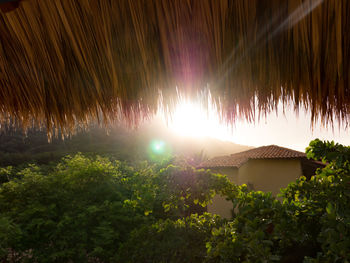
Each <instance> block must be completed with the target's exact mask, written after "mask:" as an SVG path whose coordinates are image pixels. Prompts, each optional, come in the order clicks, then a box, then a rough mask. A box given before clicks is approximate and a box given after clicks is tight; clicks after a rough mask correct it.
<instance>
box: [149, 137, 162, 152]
mask: <svg viewBox="0 0 350 263" xmlns="http://www.w3.org/2000/svg"><path fill="white" fill-rule="evenodd" d="M151 150H152V152H153V153H155V154H163V153H164V151H165V142H163V141H158V140H154V141H152V142H151Z"/></svg>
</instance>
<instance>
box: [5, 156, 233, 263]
mask: <svg viewBox="0 0 350 263" xmlns="http://www.w3.org/2000/svg"><path fill="white" fill-rule="evenodd" d="M2 172H3V174H8V173H9V172H10V170H9V169H3V170H2ZM16 176H17V177H18V178H17V179H13V180H11V181H9V182H7V183H4V184H3V185H2V186H1V187H0V214H1V215H2V217H1V219H2V220H5V219H6V220H7V221H6V222H7V223H6V224H5V223H4V227H5V226H8V227H7V229H10V228H11V227H12V228H14V229H16V231H17V230H18V232H20V233H21V234H20V235H16V238H17V239H14V238H13V237H12V236H11V235H8V236H6V235H5V234H4V233H6V231H2V232H1V233H2V236H1V234H0V238H1V241H2V240H4V241H2V243H1V244H2V251H3V252H2V253H5V252H6V249H8V248H10V249H11V250H12V251H15V252H16V254H17V255H19V256H22V257H25V255H28V257H27V260H29V261H32V262H68V261H73V262H87V261H88V260H90V261H91V260H97V261H99V262H101V261H102V262H113V261H114V260H115V257H116V252H117V249H118V247H119V246H120V245H121V244H122V243H123V242H125V241H126V240H127V239H128V236H129V234H130V233H131V232H132V231H133V230H134V229H135V228H138V227H141V226H142V225H145V224H146V225H150V224H153V223H154V222H156V221H157V220H158V219H161V218H172V219H178V218H180V217H182V216H183V215H184V214H191V213H192V211H194V210H196V211H197V210H200V212H201V211H203V210H204V208H203V207H204V206H205V204H206V203H207V202H208V201H209V200H210V197H211V196H212V195H213V194H214V193H215V192H216V191H217V190H218V187H219V186H220V185H224V184H225V182H227V179H226V178H225V177H223V176H220V175H214V174H212V173H210V172H208V171H204V170H198V171H197V170H195V169H193V168H191V167H179V166H174V165H168V163H167V162H164V163H159V164H153V165H149V164H148V163H146V162H145V163H142V164H140V165H139V166H138V167H137V168H133V167H130V166H128V165H126V164H125V163H122V162H119V161H115V162H111V161H109V160H108V159H105V158H101V157H97V158H95V159H92V158H87V157H84V156H83V155H81V154H77V155H75V156H74V157H69V156H68V157H65V158H64V159H63V160H62V162H60V163H59V164H58V165H57V166H56V167H55V168H53V169H46V168H45V169H44V170H42V169H40V167H38V166H35V165H31V166H29V167H27V168H25V169H23V170H21V171H20V172H18V173H17V174H16ZM195 203H196V204H195ZM198 206H199V207H200V208H201V209H198ZM12 233H14V232H13V231H12ZM2 256H3V257H4V255H2Z"/></svg>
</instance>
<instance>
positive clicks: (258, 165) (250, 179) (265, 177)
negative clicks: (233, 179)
mask: <svg viewBox="0 0 350 263" xmlns="http://www.w3.org/2000/svg"><path fill="white" fill-rule="evenodd" d="M301 175H302V170H301V164H300V160H298V159H263V160H249V161H248V162H247V163H245V164H244V165H242V166H241V167H240V168H239V173H238V183H239V184H250V185H252V186H253V190H256V191H258V190H259V191H264V192H272V194H273V195H277V194H278V193H279V192H280V188H282V187H286V186H287V185H288V184H289V183H290V182H293V181H295V180H296V179H297V178H299V177H300V176H301Z"/></svg>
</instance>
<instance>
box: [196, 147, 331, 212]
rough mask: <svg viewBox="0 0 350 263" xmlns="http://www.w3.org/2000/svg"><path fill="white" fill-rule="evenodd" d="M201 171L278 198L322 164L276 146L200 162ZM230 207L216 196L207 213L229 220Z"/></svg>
mask: <svg viewBox="0 0 350 263" xmlns="http://www.w3.org/2000/svg"><path fill="white" fill-rule="evenodd" d="M199 167H200V168H208V169H211V170H212V171H213V172H217V173H221V174H226V175H227V177H228V178H229V180H230V181H232V182H234V183H236V184H239V185H240V184H247V185H248V187H249V188H250V189H252V190H260V191H265V192H271V193H272V194H273V195H277V194H278V193H279V191H280V188H283V187H286V186H287V185H288V184H289V183H290V182H293V181H295V180H296V179H297V178H299V177H300V176H302V175H304V176H305V177H307V178H310V177H311V176H312V175H314V174H315V170H316V169H317V168H321V167H324V164H323V163H321V162H317V161H314V160H309V159H307V158H306V154H305V153H303V152H298V151H295V150H291V149H287V148H284V147H280V146H277V145H269V146H262V147H259V148H255V149H252V150H248V151H244V152H239V153H235V154H231V155H227V156H219V157H215V158H212V159H210V160H208V161H205V162H203V163H202V164H201V165H200V166H199ZM231 210H232V203H231V202H228V201H226V200H225V199H224V198H222V197H220V196H215V197H214V199H213V203H212V204H211V205H209V206H208V212H211V213H216V214H219V215H221V216H223V217H226V218H230V217H231Z"/></svg>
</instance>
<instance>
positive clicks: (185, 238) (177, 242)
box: [119, 213, 224, 263]
mask: <svg viewBox="0 0 350 263" xmlns="http://www.w3.org/2000/svg"><path fill="white" fill-rule="evenodd" d="M223 222H224V220H223V219H221V218H220V217H219V216H217V215H212V214H209V213H204V214H203V215H201V216H198V215H197V214H192V215H191V216H189V217H185V218H183V219H178V220H176V221H173V220H170V219H167V220H160V221H158V222H157V223H155V224H153V225H150V226H144V227H142V228H140V229H137V230H135V231H134V232H133V233H132V235H131V237H130V239H129V240H128V241H127V242H126V243H125V244H124V245H123V246H122V247H121V249H120V251H119V254H120V258H119V262H124V263H151V262H158V263H165V262H166V263H182V262H191V263H201V262H203V261H204V260H205V258H206V255H207V253H206V242H207V241H208V238H209V237H210V236H211V232H212V231H213V230H214V229H215V228H217V227H219V226H221V225H222V224H223Z"/></svg>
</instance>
